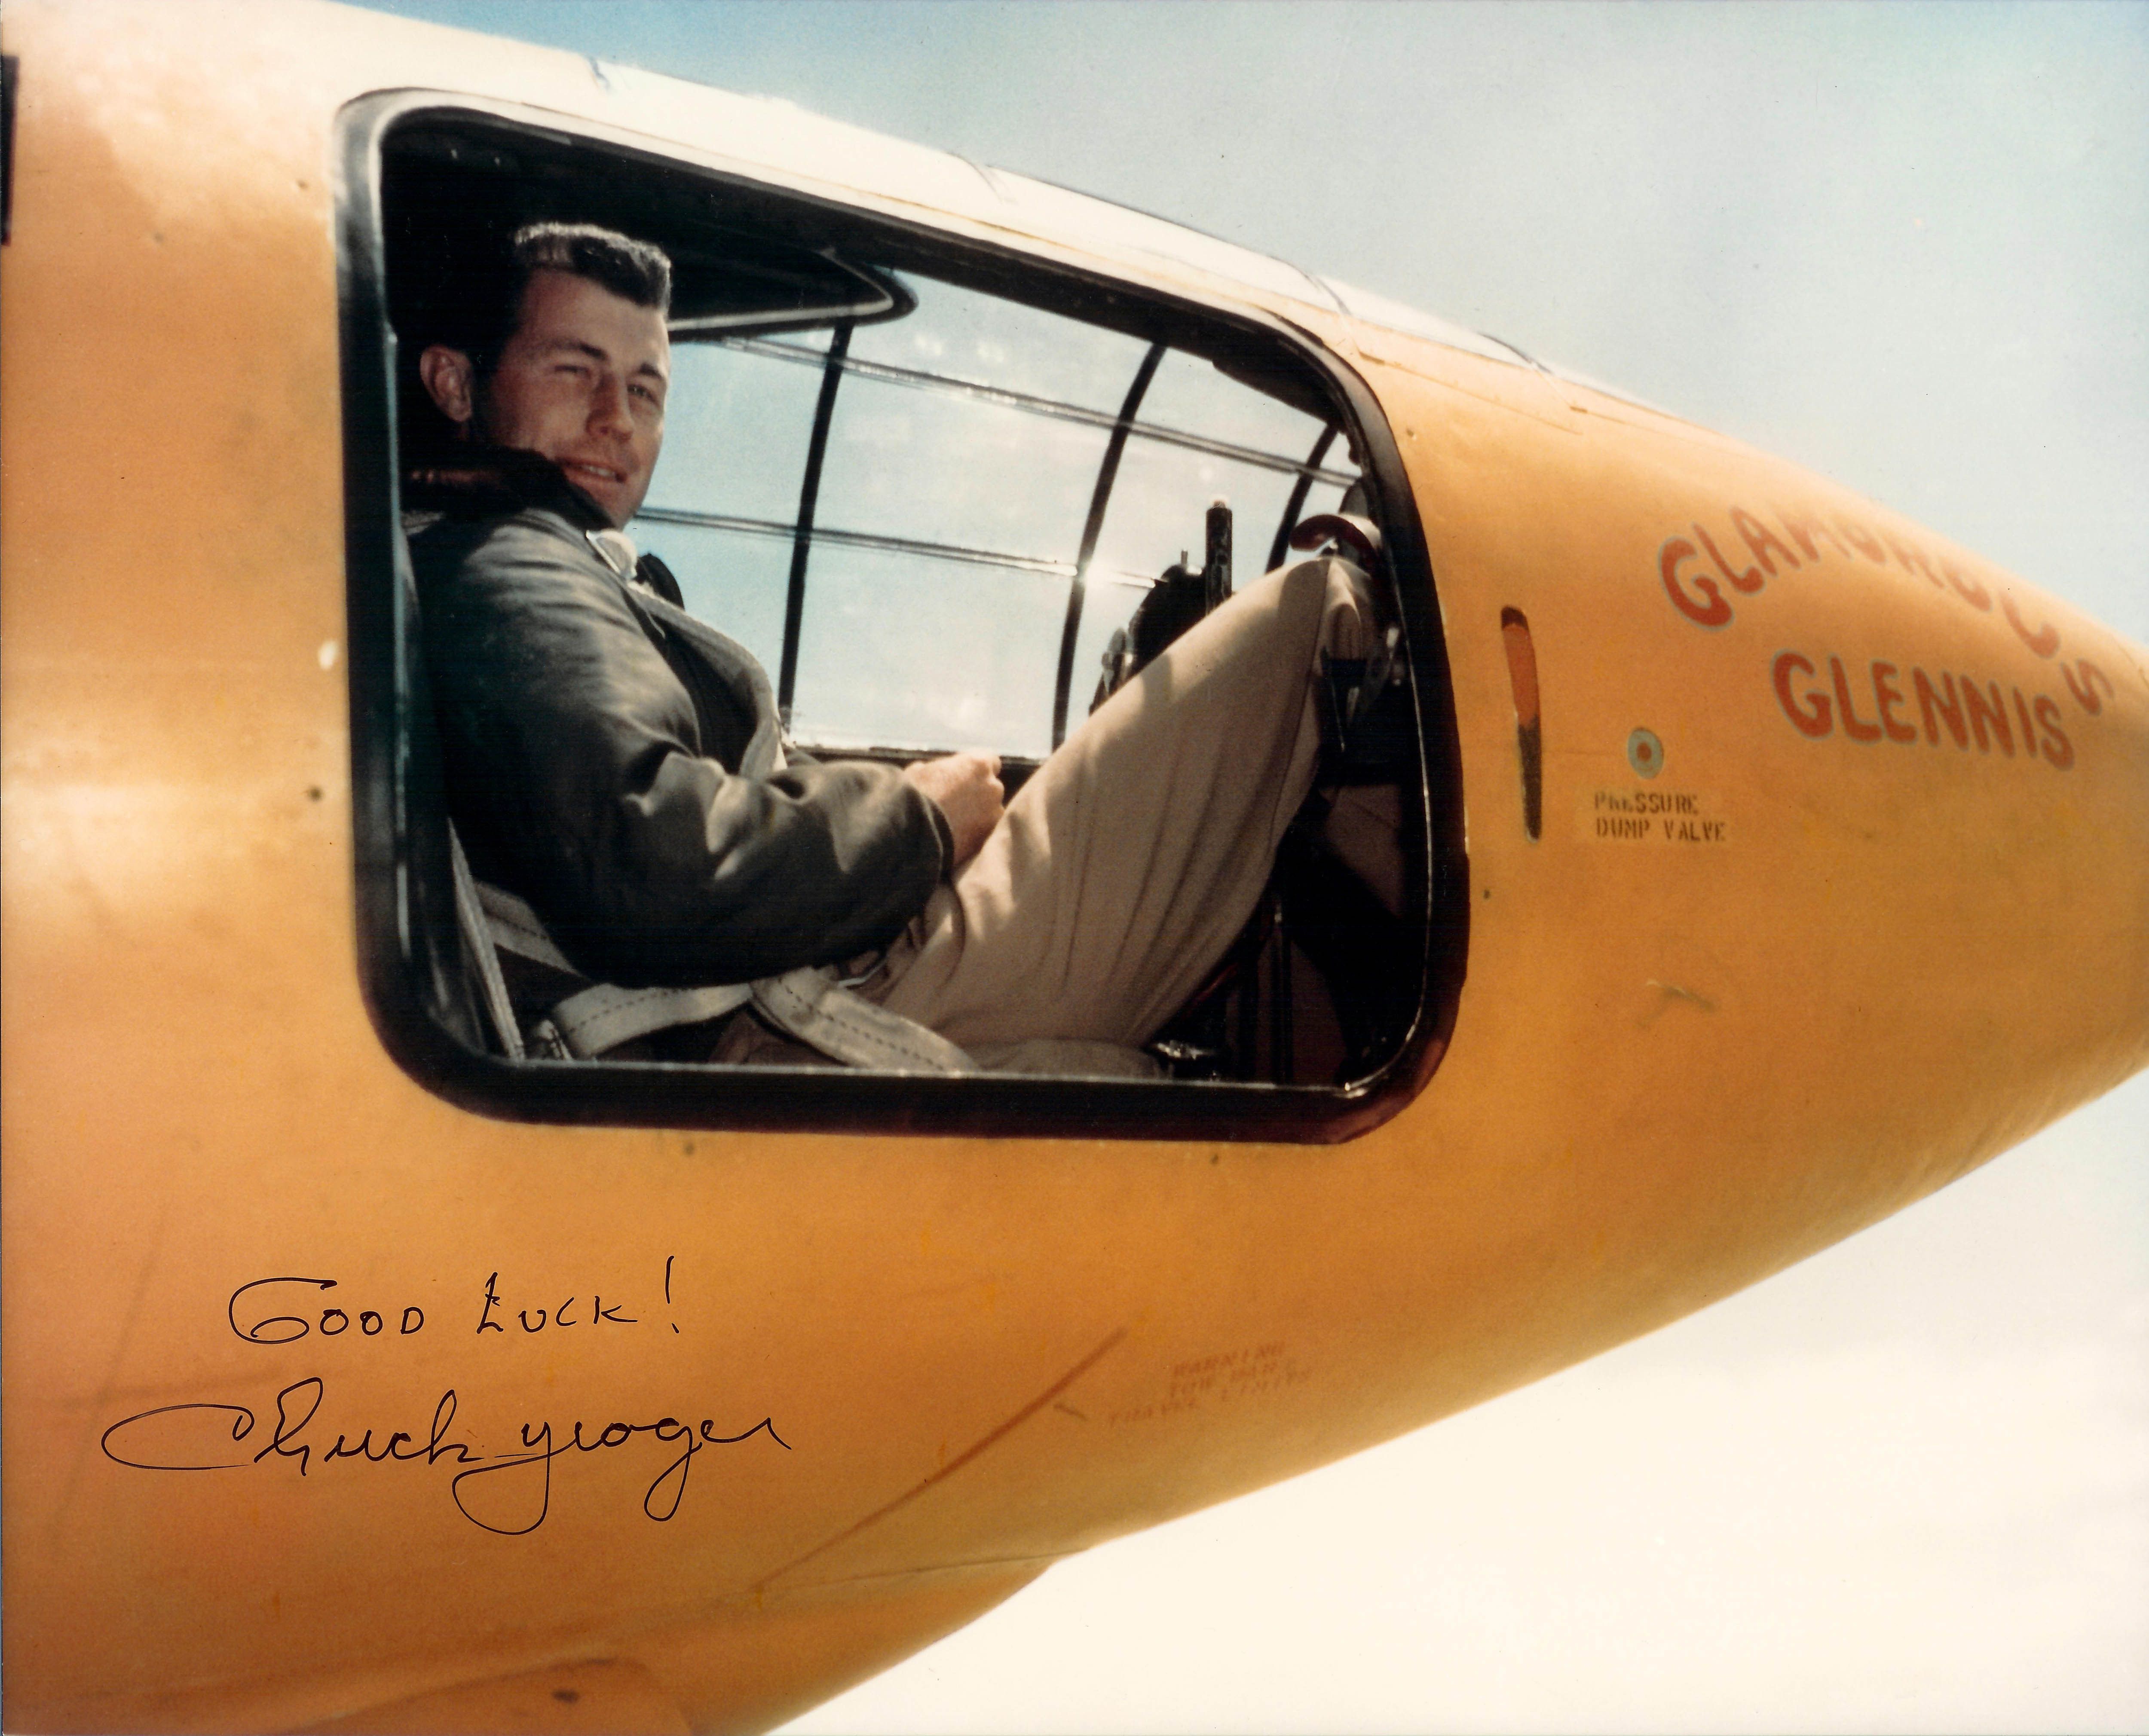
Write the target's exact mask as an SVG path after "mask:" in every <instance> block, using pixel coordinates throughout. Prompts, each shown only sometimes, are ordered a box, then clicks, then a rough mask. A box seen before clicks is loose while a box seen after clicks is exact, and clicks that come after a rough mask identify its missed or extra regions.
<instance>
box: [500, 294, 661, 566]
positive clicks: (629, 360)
mask: <svg viewBox="0 0 2149 1736" xmlns="http://www.w3.org/2000/svg"><path fill="white" fill-rule="evenodd" d="M671 368H672V345H671V340H670V339H669V338H667V336H666V335H665V331H664V319H663V316H662V314H659V313H658V312H657V309H654V308H645V307H637V306H636V305H635V304H634V303H632V302H631V301H629V300H627V299H626V298H625V297H624V296H620V295H615V294H612V292H611V290H609V289H606V288H605V287H604V286H603V285H602V284H596V283H592V282H591V281H590V279H587V278H586V277H577V276H576V275H574V274H572V273H571V272H566V271H550V270H547V271H539V272H537V273H536V274H533V275H532V276H531V279H530V287H529V288H528V289H526V291H525V292H524V294H523V297H522V321H521V325H519V326H517V327H516V332H515V335H514V336H513V337H511V338H510V339H509V340H507V344H506V347H505V348H504V349H503V350H501V354H500V363H499V365H498V366H497V367H496V368H495V369H494V370H493V373H492V377H491V379H489V380H486V381H484V382H483V383H482V384H481V385H480V386H479V387H478V390H477V393H476V417H477V422H478V428H479V431H480V432H481V433H482V434H483V435H485V436H486V439H488V440H491V442H492V443H493V444H494V445H501V446H511V447H515V448H517V449H519V450H523V451H527V452H538V453H541V454H543V455H545V456H546V457H547V458H549V459H551V460H552V461H553V462H554V463H555V464H556V465H559V466H560V468H561V470H565V471H566V473H567V480H568V481H571V482H572V483H573V484H574V485H575V486H576V487H577V488H579V489H581V491H582V492H583V493H584V494H586V495H587V496H589V497H590V498H591V500H593V501H596V503H597V505H598V506H601V508H603V510H604V511H605V513H606V516H608V517H609V518H610V519H611V521H612V523H613V524H614V525H623V524H625V523H626V522H627V521H628V520H629V519H631V518H632V517H633V516H634V514H635V511H636V509H637V508H638V507H639V506H641V505H642V496H644V495H646V494H647V493H648V492H649V478H650V476H651V473H652V471H654V470H656V468H657V451H658V450H659V449H660V448H661V447H662V445H663V444H664V393H665V389H666V387H667V385H669V384H670V379H671Z"/></svg>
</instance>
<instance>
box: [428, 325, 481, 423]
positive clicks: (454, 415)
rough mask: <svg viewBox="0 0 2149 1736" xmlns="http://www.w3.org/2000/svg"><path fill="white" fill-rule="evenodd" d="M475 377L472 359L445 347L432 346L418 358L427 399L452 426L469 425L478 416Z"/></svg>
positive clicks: (441, 345)
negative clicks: (454, 423)
mask: <svg viewBox="0 0 2149 1736" xmlns="http://www.w3.org/2000/svg"><path fill="white" fill-rule="evenodd" d="M475 375H476V370H475V369H473V368H472V367H471V359H470V357H469V356H467V355H465V354H464V353H463V352H462V351H461V350H450V349H449V348H448V346H447V345H445V344H432V345H428V346H427V347H426V349H425V354H424V355H420V357H419V358H418V378H419V379H420V380H421V381H422V382H423V383H424V385H425V391H426V395H428V396H430V398H431V399H432V400H433V402H434V403H435V404H436V405H439V406H440V414H441V415H444V416H445V417H446V418H447V419H448V420H450V421H451V422H460V423H464V424H466V425H467V424H468V423H469V421H470V420H471V417H472V416H473V415H476V411H477V401H476V390H475V386H476V380H475Z"/></svg>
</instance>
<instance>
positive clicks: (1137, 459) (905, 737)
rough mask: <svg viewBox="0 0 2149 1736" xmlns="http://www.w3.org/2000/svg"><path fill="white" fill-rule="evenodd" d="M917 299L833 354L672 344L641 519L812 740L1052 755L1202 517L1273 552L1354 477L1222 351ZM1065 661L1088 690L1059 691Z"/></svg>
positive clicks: (659, 550) (802, 348) (913, 292)
mask: <svg viewBox="0 0 2149 1736" xmlns="http://www.w3.org/2000/svg"><path fill="white" fill-rule="evenodd" d="M904 286H905V288H906V289H907V290H908V294H909V296H910V298H911V299H912V300H913V303H914V305H913V309H912V310H911V311H910V312H909V313H908V314H905V315H904V316H903V318H902V319H901V320H891V321H886V322H883V323H881V324H877V325H866V326H861V327H858V328H856V329H855V330H851V331H849V332H848V333H847V335H846V337H847V341H846V342H845V343H844V344H843V346H842V348H841V350H840V352H838V350H836V349H835V348H833V346H832V344H831V333H830V332H829V331H826V330H824V331H822V332H818V333H798V334H794V335H789V336H785V337H779V338H762V337H755V336H740V337H726V338H722V339H720V340H716V341H712V342H702V343H692V344H682V345H679V347H678V348H677V350H675V352H674V359H673V373H672V378H673V388H672V403H673V405H675V406H677V408H676V409H675V410H674V411H673V413H672V426H671V430H670V432H669V434H668V435H667V453H666V456H665V460H664V463H663V465H662V467H661V468H660V470H659V471H658V475H657V482H656V485H655V486H654V488H653V490H652V494H651V496H650V500H649V501H648V503H647V505H646V506H645V507H644V508H643V511H642V516H641V517H640V519H639V520H638V521H637V523H636V524H635V525H634V526H632V529H633V531H634V532H635V536H636V541H637V543H638V544H639V545H640V546H642V547H644V548H647V549H648V550H649V551H652V552H653V553H656V554H657V555H659V556H662V557H663V558H664V559H665V561H667V563H668V564H669V565H670V566H671V567H672V571H674V572H675V573H677V575H678V577H679V581H680V584H681V586H682V590H683V591H685V593H686V595H687V600H688V606H689V607H690V608H692V609H693V610H694V611H696V612H697V613H701V614H704V615H706V616H707V618H709V619H710V620H712V621H725V622H728V623H730V624H731V626H730V628H729V630H730V631H731V632H732V636H733V637H736V638H738V639H740V640H741V641H742V642H744V643H745V644H746V646H747V648H748V649H749V650H751V651H752V652H754V654H755V655H756V656H757V657H759V658H760V659H761V660H762V662H764V663H765V664H766V665H767V667H768V668H769V669H770V670H772V671H773V672H778V673H779V674H781V673H782V672H784V671H787V670H788V671H789V672H791V676H792V679H791V681H790V682H789V683H788V685H783V686H780V687H779V697H780V700H781V701H782V702H783V703H784V704H785V705H786V707H788V711H787V715H788V719H789V722H790V727H791V731H792V734H793V737H795V738H796V739H797V740H798V741H799V742H802V743H804V744H805V745H807V746H808V747H817V746H818V747H898V748H914V749H917V750H919V751H931V750H938V751H952V750H954V749H959V748H981V749H986V750H989V751H991V752H997V753H1000V754H1003V755H1011V756H1013V757H1018V758H1024V759H1041V758H1042V757H1044V755H1045V754H1047V753H1049V752H1050V751H1051V749H1052V747H1053V746H1054V720H1055V717H1056V718H1057V719H1058V720H1059V727H1060V729H1061V732H1062V733H1063V734H1064V729H1065V727H1066V723H1067V720H1068V716H1069V712H1070V711H1072V712H1073V715H1074V716H1075V717H1076V718H1077V719H1079V717H1080V715H1081V712H1080V708H1078V707H1075V703H1074V702H1075V699H1076V698H1077V697H1079V698H1080V702H1081V705H1082V706H1086V704H1087V702H1088V699H1089V698H1090V696H1091V694H1092V692H1093V691H1094V689H1095V686H1096V684H1097V682H1098V680H1099V679H1100V672H1101V667H1102V662H1103V657H1104V654H1105V647H1107V646H1108V645H1109V644H1110V641H1111V637H1112V636H1113V635H1114V634H1115V633H1124V632H1125V628H1126V626H1127V624H1128V621H1129V620H1130V617H1131V616H1133V614H1134V611H1135V607H1136V606H1137V605H1139V604H1140V601H1141V600H1142V599H1143V598H1144V597H1145V596H1147V595H1148V594H1149V592H1150V590H1151V589H1153V588H1154V587H1155V584H1156V581H1157V576H1158V575H1159V574H1160V573H1162V572H1163V571H1165V569H1166V568H1168V567H1170V566H1172V565H1173V564H1174V563H1175V562H1180V561H1188V560H1190V558H1191V551H1193V550H1194V549H1195V547H1197V546H1199V545H1200V543H1201V541H1202V539H1203V536H1204V535H1205V515H1206V509H1207V507H1208V506H1210V504H1211V503H1212V502H1214V501H1218V500H1221V501H1225V502H1226V503H1227V504H1228V505H1229V506H1231V510H1232V512H1233V516H1234V521H1235V523H1236V524H1239V525H1244V526H1246V527H1247V529H1248V531H1250V532H1252V533H1254V541H1253V547H1254V548H1255V549H1256V550H1258V551H1261V553H1263V554H1264V555H1265V554H1266V552H1267V551H1269V550H1270V548H1271V546H1272V544H1273V543H1274V542H1275V541H1276V539H1277V537H1278V536H1280V535H1281V533H1282V532H1284V531H1286V530H1287V529H1288V526H1286V523H1285V519H1286V511H1287V510H1288V511H1289V513H1290V515H1291V518H1292V521H1294V522H1295V521H1296V519H1298V518H1300V517H1303V516H1308V515H1311V514H1312V513H1316V512H1324V511H1332V510H1333V509H1334V508H1335V507H1336V505H1337V504H1338V503H1339V502H1340V501H1341V497H1342V494H1343V491H1344V490H1345V489H1346V488H1347V487H1348V486H1350V484H1351V482H1352V481H1355V480H1356V467H1355V466H1354V465H1351V464H1350V463H1349V461H1348V460H1347V457H1345V456H1343V455H1341V453H1340V452H1338V453H1336V458H1335V460H1333V461H1329V462H1325V463H1324V462H1321V461H1316V460H1314V459H1313V449H1314V448H1315V446H1316V445H1321V458H1322V459H1323V460H1327V459H1328V458H1329V455H1330V454H1331V451H1334V450H1335V443H1334V441H1333V440H1332V437H1331V438H1330V439H1328V440H1326V442H1325V443H1324V440H1323V436H1324V435H1329V432H1330V430H1331V429H1332V428H1333V427H1334V425H1335V424H1334V423H1333V422H1332V421H1323V420H1321V419H1320V418H1318V417H1316V416H1313V415H1308V414H1306V412H1305V411H1303V410H1299V409H1296V408H1295V407H1293V406H1291V405H1286V404H1282V403H1279V402H1278V401H1277V400H1275V399H1273V398H1271V397H1268V396H1266V395H1264V394H1262V393H1261V392H1259V391H1256V390H1254V389H1253V388H1251V387H1250V386H1248V385H1245V384H1244V383H1242V382H1241V381H1238V380H1232V379H1231V378H1229V377H1228V376H1227V375H1223V374H1221V373H1220V372H1219V371H1218V370H1217V369H1216V368H1215V365H1213V364H1212V363H1211V362H1210V361H1209V360H1205V358H1202V357H1200V356H1197V355H1190V354H1189V353H1187V352H1186V351H1185V350H1170V349H1165V348H1162V347H1161V346H1157V345H1145V344H1144V343H1142V342H1141V341H1140V340H1139V339H1137V338H1135V337H1132V336H1130V335H1127V334H1125V333H1124V332H1118V331H1112V330H1102V329H1100V328H1098V327H1096V326H1094V325H1085V324H1084V323H1083V322H1081V321H1080V320H1070V319H1067V318H1064V317H1061V316H1059V315H1055V314H1049V313H1046V312H1044V311H1042V310H1040V309H1034V308H1029V307H1024V306H1022V305H1020V304H1016V303H1011V302H1009V301H1006V300H1004V299H997V298H994V297H991V296H987V295H983V294H979V293H977V292H975V291H973V290H968V289H963V288H961V287H959V286H958V285H955V284H948V283H944V282H934V281H932V280H930V279H923V278H915V277H913V278H910V279H906V281H905V285H904ZM1138 379H1139V380H1141V381H1142V382H1143V384H1144V390H1143V391H1142V392H1141V394H1140V395H1139V396H1138V397H1130V394H1131V392H1132V388H1133V387H1134V386H1135V383H1136V381H1137V380H1138ZM824 395H825V396H826V398H827V401H828V423H827V429H826V434H825V436H824V438H823V442H822V445H821V450H820V466H819V470H818V477H817V486H816V487H815V489H814V492H813V500H812V501H811V502H810V503H808V501H806V500H805V499H804V491H805V481H806V478H807V476H808V471H809V469H810V467H811V459H812V456H813V451H814V423H815V418H816V414H817V411H818V410H819V409H820V407H821V405H822V403H823V398H824ZM1130 401H1131V402H1132V403H1133V405H1134V413H1133V414H1132V415H1130V416H1129V417H1128V418H1127V420H1126V424H1125V438H1124V451H1123V453H1122V455H1121V456H1120V460H1119V462H1118V464H1117V465H1115V467H1114V469H1113V470H1112V472H1111V474H1110V476H1104V475H1103V474H1102V472H1103V470H1104V460H1105V453H1106V450H1107V449H1108V447H1109V446H1110V444H1111V440H1112V435H1113V431H1114V430H1115V426H1116V425H1118V423H1119V420H1120V415H1121V413H1122V410H1124V409H1125V406H1126V405H1128V404H1129V403H1130ZM802 522H803V523H805V524H806V525H807V528H806V529H805V531H803V533H802V531H801V529H800V526H801V524H802ZM1085 547H1086V548H1087V549H1088V551H1089V558H1088V561H1087V562H1086V564H1085V561H1084V558H1083V557H1084V551H1085ZM1264 564H1265V565H1272V564H1274V563H1273V562H1265V563H1264ZM1259 570H1261V569H1258V568H1257V569H1255V570H1254V572H1255V575H1257V573H1258V571H1259ZM1078 581H1079V583H1078ZM794 592H795V594H796V595H797V596H798V599H799V603H800V607H799V610H798V631H797V633H796V635H795V636H794V637H793V638H791V639H790V640H788V641H787V639H786V637H785V634H784V622H785V620H786V618H787V611H786V605H787V604H788V601H789V599H790V597H791V596H793V594H794ZM1063 660H1064V661H1065V662H1066V663H1067V665H1068V667H1069V671H1070V680H1071V682H1073V683H1074V684H1075V685H1077V686H1079V687H1080V694H1079V696H1077V695H1075V694H1074V693H1073V692H1071V691H1070V692H1066V693H1063V692H1061V691H1060V688H1059V668H1060V665H1061V663H1062V662H1063Z"/></svg>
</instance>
